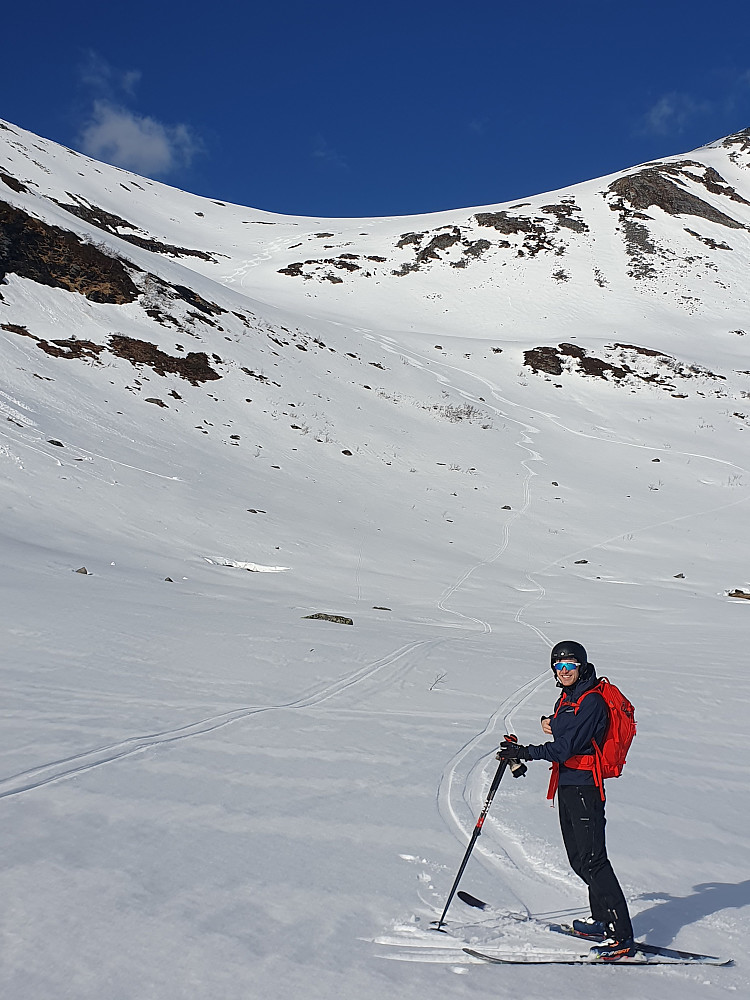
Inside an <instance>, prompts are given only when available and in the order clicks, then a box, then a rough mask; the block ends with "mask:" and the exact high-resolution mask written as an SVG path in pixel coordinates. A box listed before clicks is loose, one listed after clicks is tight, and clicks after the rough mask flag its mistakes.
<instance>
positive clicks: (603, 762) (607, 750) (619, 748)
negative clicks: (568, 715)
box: [547, 677, 635, 801]
mask: <svg viewBox="0 0 750 1000" xmlns="http://www.w3.org/2000/svg"><path fill="white" fill-rule="evenodd" d="M593 692H596V693H597V694H600V695H601V696H602V698H604V701H605V703H606V705H607V709H608V711H609V725H608V726H607V733H606V735H605V737H604V742H603V743H602V746H601V748H600V747H599V746H598V745H597V743H596V740H592V744H593V747H594V752H593V753H579V754H576V755H575V756H574V757H570V758H569V759H568V760H566V761H565V766H566V767H572V768H574V769H575V770H586V771H591V772H592V773H593V775H594V784H595V785H596V787H597V788H598V789H599V792H600V794H601V797H602V801H603V800H604V779H605V778H619V777H620V775H621V774H622V769H623V767H625V758H626V757H627V755H628V750H629V749H630V744H631V743H632V742H633V737H634V736H635V708H634V707H633V706H632V705H631V703H630V702H629V701H628V699H627V698H626V697H625V695H624V694H623V693H622V691H620V689H619V688H617V687H615V685H614V684H610V682H609V680H608V679H607V678H606V677H602V678H601V680H600V681H599V683H598V684H596V685H595V686H594V687H592V688H589V690H588V691H584V693H583V694H582V695H581V697H580V698H579V699H578V701H576V702H573V703H572V704H573V711H574V712H577V711H578V709H579V708H580V707H581V702H582V701H583V699H584V698H585V697H586V695H589V694H592V693H593ZM565 701H566V695H565V693H564V692H563V696H562V698H561V699H560V704H559V705H558V706H557V709H556V711H555V715H557V713H558V712H559V711H560V709H561V708H562V706H563V705H564V704H565ZM553 718H554V716H553ZM559 779H560V765H559V764H553V765H552V777H551V778H550V782H549V789H548V790H547V798H548V799H554V797H555V792H556V791H557V785H558V782H559Z"/></svg>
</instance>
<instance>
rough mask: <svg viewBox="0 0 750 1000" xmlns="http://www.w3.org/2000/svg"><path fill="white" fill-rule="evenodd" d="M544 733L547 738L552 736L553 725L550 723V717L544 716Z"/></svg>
mask: <svg viewBox="0 0 750 1000" xmlns="http://www.w3.org/2000/svg"><path fill="white" fill-rule="evenodd" d="M542 732H543V733H544V735H545V736H551V735H552V724H551V722H550V717H549V716H548V715H543V716H542Z"/></svg>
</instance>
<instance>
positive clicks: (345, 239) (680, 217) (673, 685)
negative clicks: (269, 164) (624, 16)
mask: <svg viewBox="0 0 750 1000" xmlns="http://www.w3.org/2000/svg"><path fill="white" fill-rule="evenodd" d="M749 164H750V139H749V138H748V134H747V133H739V134H738V135H737V136H732V137H729V138H728V139H726V140H721V141H719V142H717V143H713V144H711V145H710V146H707V147H704V148H702V149H700V150H697V151H694V152H691V153H689V154H686V156H684V157H674V158H670V159H666V160H664V161H659V163H658V164H650V165H643V166H640V167H633V168H630V169H629V170H626V171H623V172H622V173H621V174H616V175H612V176H611V177H607V178H602V179H598V180H594V181H590V182H587V183H586V184H582V185H577V186H575V187H572V188H570V189H565V190H564V191H558V192H554V193H551V194H545V195H539V196H534V197H530V198H529V199H528V200H527V202H524V203H523V205H522V206H521V207H513V206H508V205H498V206H489V207H484V208H481V209H463V210H456V211H455V212H449V213H442V214H440V215H436V216H421V217H414V218H394V219H357V220H341V219H304V218H296V217H282V216H275V215H270V214H268V213H263V212H260V211H257V210H254V209H249V208H242V207H239V206H231V205H223V204H219V203H215V202H212V201H210V200H207V199H203V198H198V197H196V196H194V195H190V194H187V193H185V192H181V191H177V190H174V189H170V188H167V187H165V186H163V185H160V184H157V183H155V182H152V181H148V180H145V179H144V178H139V177H136V176H134V175H132V174H129V173H126V172H124V171H121V170H118V169H116V168H113V167H109V166H106V165H104V164H99V163H96V162H94V161H92V160H90V159H88V158H86V157H83V156H81V155H79V154H77V153H74V152H73V151H70V150H65V149H63V148H62V147H59V146H56V145H55V144H53V143H49V142H47V141H45V140H43V139H39V138H38V137H36V136H33V135H31V134H29V133H26V132H24V131H23V130H21V129H19V128H17V127H16V126H13V125H10V124H6V125H4V126H2V127H0V240H1V242H0V273H1V274H2V275H3V276H4V279H5V280H4V282H3V283H2V284H0V345H1V346H0V352H1V353H0V358H1V359H2V381H1V382H0V411H1V412H0V417H1V418H2V419H1V420H0V474H1V475H2V519H1V520H0V588H2V599H3V601H2V606H3V609H4V615H3V639H4V656H3V660H2V681H3V690H4V694H5V698H4V705H5V724H4V725H3V727H2V736H0V761H1V763H2V770H1V771H0V773H1V774H2V779H1V780H0V799H1V800H2V802H1V806H2V809H3V811H4V816H3V823H2V828H3V840H4V849H3V862H4V864H3V867H2V872H1V873H0V880H1V884H2V892H3V898H4V901H5V906H4V907H3V912H2V917H1V918H0V920H1V921H2V942H3V948H2V955H3V957H2V962H1V963H0V982H2V987H3V995H5V996H8V997H24V998H31V1000H36V998H42V997H43V998H45V1000H49V998H55V1000H56V998H63V997H71V998H72V997H75V998H76V1000H79V998H92V1000H93V998H97V1000H100V998H102V997H107V998H117V1000H119V998H123V1000H125V998H127V1000H130V998H133V997H141V996H153V997H158V998H159V1000H167V998H168V1000H171V998H184V997H191V998H192V997H203V996H214V995H216V993H217V991H220V992H221V995H222V997H224V998H227V1000H231V998H234V997H237V998H239V997H243V998H246V997H247V996H257V997H265V996H269V995H275V996H279V997H290V998H291V997H294V998H302V997H303V998H311V1000H312V998H330V997H338V996H343V995H347V996H348V995H356V996H358V997H360V998H362V1000H375V998H381V997H383V996H384V995H386V993H387V994H388V995H389V996H396V997H404V998H406V997H409V998H416V1000H419V998H422V997H425V998H427V997H433V996H434V995H435V994H436V992H437V991H442V992H445V991H446V990H449V991H450V995H451V996H455V997H468V996H469V995H473V994H474V993H475V992H476V990H477V989H480V990H487V991H493V993H494V994H495V995H501V996H512V995H521V996H524V997H528V998H533V997H542V996H545V997H546V996H548V995H549V994H550V992H551V991H553V990H554V992H555V993H556V994H557V995H558V996H561V997H563V998H567V997H571V998H572V997H576V998H580V997H584V998H585V997H594V996H597V997H598V996H599V995H600V994H601V991H602V989H607V990H608V991H609V993H610V994H611V995H612V996H614V997H630V996H632V995H633V990H634V987H633V984H632V982H631V978H632V977H633V976H634V975H637V976H639V977H640V976H648V977H652V978H654V979H656V980H658V983H654V984H649V986H648V987H647V986H645V985H644V986H643V987H641V986H640V983H639V987H637V988H638V989H639V992H640V991H641V990H642V992H643V995H652V996H659V997H663V998H666V1000H672V998H674V1000H677V998H679V1000H685V998H688V1000H689V998H692V997H698V996H700V997H713V996H717V997H718V996H723V995H724V994H725V992H726V991H727V990H730V991H740V992H741V993H742V992H743V991H745V992H746V991H747V990H748V987H749V986H750V972H749V971H748V960H747V948H746V946H745V941H746V940H747V937H748V930H749V929H750V926H749V925H750V881H749V880H748V878H747V872H748V864H749V863H750V838H749V837H748V833H747V828H748V820H749V819H750V813H749V811H748V806H747V796H746V794H745V788H746V785H747V781H748V776H749V775H750V767H749V766H748V763H747V759H746V758H747V749H748V733H749V731H750V727H749V726H748V723H747V708H746V706H747V704H748V696H749V695H750V690H749V687H750V685H749V683H748V679H747V671H746V670H745V669H744V654H745V649H744V647H745V643H746V638H745V637H746V634H747V621H746V617H747V615H748V614H750V602H748V601H746V600H743V599H741V598H732V597H730V596H728V595H729V594H730V593H733V592H735V591H740V592H741V591H742V590H743V589H744V590H748V591H750V579H748V561H749V559H748V557H749V556H750V551H749V550H750V543H749V541H748V531H747V528H746V524H747V519H748V500H750V472H748V468H749V467H750V456H748V444H747V440H748V438H749V437H750V428H749V424H750V359H749V358H748V343H749V342H750V341H749V340H748V339H746V337H747V334H748V332H749V331H750V319H749V318H748V303H747V280H746V274H747V269H748V266H750V204H749V202H750V169H748V165H749ZM83 567H85V568H86V570H87V573H85V574H84V573H75V572H74V571H75V570H76V569H81V568H83ZM316 613H327V614H331V615H338V616H343V617H346V618H350V619H351V620H352V621H353V623H354V624H353V626H349V625H343V624H339V623H336V622H330V621H326V620H320V619H311V618H308V617H307V616H309V615H312V614H316ZM561 638H576V639H578V640H580V641H582V642H584V644H585V645H586V646H587V648H588V650H589V653H590V655H591V658H592V659H593V660H594V662H595V663H596V664H597V666H598V668H599V670H600V672H605V673H607V674H608V675H609V676H610V677H611V679H613V680H614V681H615V682H616V683H618V684H619V685H620V686H621V687H622V688H623V689H624V690H625V691H626V693H627V694H628V696H629V697H630V698H631V699H632V700H633V702H634V703H635V704H636V707H637V717H638V722H639V736H638V739H637V740H636V743H635V744H634V747H633V750H632V751H631V757H630V760H629V764H628V767H627V770H626V773H625V775H624V776H623V778H622V779H621V780H619V781H617V782H615V783H613V784H612V786H611V788H610V792H609V801H608V816H609V819H610V824H609V832H608V836H609V847H610V854H611V857H612V859H613V861H614V864H615V868H616V870H617V872H618V874H619V876H620V878H621V881H622V882H623V885H624V888H625V891H626V895H627V896H628V898H629V900H630V902H631V906H632V911H633V915H634V925H635V928H636V932H637V934H638V935H639V936H642V937H647V938H648V939H649V940H651V941H654V942H657V943H662V944H671V943H674V944H675V946H677V947H682V948H689V949H697V950H703V951H708V952H711V953H713V954H721V955H731V956H733V957H734V958H735V960H736V966H735V967H734V968H732V969H710V970H707V969H703V970H700V969H695V968H693V969H689V968H663V969H658V970H657V969H651V970H649V971H648V972H646V971H645V970H644V971H643V972H641V973H633V972H626V971H625V970H624V969H617V968H607V969H600V968H597V969H591V968H578V967H570V968H568V967H564V968H563V967H560V968H549V967H544V966H540V967H537V968H523V967H521V968H512V969H510V968H509V969H498V968H492V967H485V966H478V965H475V963H474V961H473V960H472V959H470V958H469V957H468V956H467V955H465V954H464V953H463V952H462V950H461V948H462V946H463V945H465V944H466V943H471V944H473V945H475V946H477V945H479V944H481V945H482V946H483V947H488V946H492V947H497V948H503V947H515V946H517V945H518V944H519V943H520V942H524V943H527V944H528V945H529V946H530V947H539V948H543V949H549V947H550V937H551V936H550V935H548V934H546V933H545V932H543V931H542V930H539V929H538V928H537V927H536V926H532V925H529V924H528V923H523V922H521V921H520V920H518V919H516V917H518V916H519V915H535V916H544V915H552V914H554V916H555V918H557V917H559V916H562V915H572V914H576V913H579V912H583V907H584V905H585V903H584V900H585V896H584V892H583V891H582V886H581V885H580V883H578V881H577V880H576V879H575V877H574V876H573V875H572V874H571V873H570V872H569V871H568V869H567V866H566V863H565V859H564V855H563V851H562V845H561V843H560V840H559V831H558V830H557V825H556V816H555V813H554V812H553V811H552V810H550V809H549V808H548V806H547V803H546V801H545V798H544V794H545V789H546V782H547V771H546V769H545V768H543V767H540V766H537V767H533V766H532V767H531V768H530V772H529V775H528V777H527V778H526V779H524V780H523V781H518V782H511V781H510V779H508V780H507V782H503V784H502V785H501V787H500V790H499V792H498V795H497V797H496V799H495V803H494V805H493V809H492V812H491V813H490V817H489V819H488V821H487V824H486V825H485V828H484V833H483V836H482V837H481V839H480V841H479V843H478V845H477V849H476V852H475V857H474V858H473V859H472V861H471V862H470V865H469V868H468V869H467V872H466V874H465V877H464V881H463V886H464V888H467V889H469V890H471V891H473V892H475V893H476V894H477V895H481V896H482V897H483V898H485V899H489V900H490V901H491V902H492V904H493V906H494V907H495V911H494V912H493V913H491V914H489V915H482V914H477V913H476V912H475V911H471V910H468V909H467V908H466V907H465V906H464V904H462V903H460V902H459V901H456V902H455V903H454V904H453V907H452V908H451V911H450V913H449V917H450V921H449V926H450V930H451V932H452V935H453V937H446V936H443V935H440V936H438V935H436V934H434V933H433V932H431V931H430V930H429V929H428V927H429V922H430V920H432V919H434V918H435V917H437V916H438V915H439V913H440V911H441V910H442V907H443V903H444V901H445V898H446V896H447V893H448V890H449V888H450V885H451V883H452V880H453V877H454V874H455V872H456V870H457V867H458V864H459V863H460V860H461V858H462V856H463V852H464V849H465V845H466V843H467V841H468V837H469V834H470V832H471V830H472V828H473V825H474V822H475V820H476V816H477V814H478V812H479V811H480V809H481V806H482V803H483V799H484V795H485V794H486V790H487V787H488V785H489V782H490V780H491V778H492V775H493V774H494V765H495V762H494V758H493V753H492V751H493V749H494V747H495V746H496V745H497V743H498V741H499V739H500V738H502V735H503V733H504V732H506V731H507V730H513V731H515V732H517V733H518V735H519V738H520V739H521V740H522V741H525V742H540V741H541V733H540V730H539V724H538V720H539V716H540V714H541V713H542V712H543V711H544V712H546V711H548V710H549V709H550V707H551V705H552V704H553V702H554V698H555V690H554V687H553V682H552V677H551V674H550V672H549V669H548V666H547V663H548V648H549V646H551V645H552V643H554V642H555V641H557V640H558V639H561ZM514 915H515V916H514ZM559 940H562V939H558V940H555V941H554V942H553V946H554V947H560V945H559ZM564 945H565V942H564V941H563V948H564ZM446 977H449V978H448V979H447V980H446Z"/></svg>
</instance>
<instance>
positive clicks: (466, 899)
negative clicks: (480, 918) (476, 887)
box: [457, 889, 487, 910]
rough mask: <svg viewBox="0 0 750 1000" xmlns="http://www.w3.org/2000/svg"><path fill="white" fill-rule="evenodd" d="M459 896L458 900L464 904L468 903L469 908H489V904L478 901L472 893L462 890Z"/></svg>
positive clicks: (481, 900)
mask: <svg viewBox="0 0 750 1000" xmlns="http://www.w3.org/2000/svg"><path fill="white" fill-rule="evenodd" d="M457 895H458V898H459V899H460V900H461V901H462V902H463V903H466V905H467V906H473V907H475V909H477V910H484V909H486V907H487V904H486V903H485V902H484V900H483V899H477V897H476V896H472V894H471V893H470V892H464V891H463V889H460V890H459V892H458V893H457Z"/></svg>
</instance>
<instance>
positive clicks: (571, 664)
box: [555, 660, 580, 670]
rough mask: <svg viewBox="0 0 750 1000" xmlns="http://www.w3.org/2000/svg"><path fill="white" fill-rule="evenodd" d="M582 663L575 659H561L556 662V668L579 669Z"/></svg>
mask: <svg viewBox="0 0 750 1000" xmlns="http://www.w3.org/2000/svg"><path fill="white" fill-rule="evenodd" d="M579 666H580V663H576V661H575V660H560V661H559V662H558V663H556V664H555V670H577V669H578V667H579Z"/></svg>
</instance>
